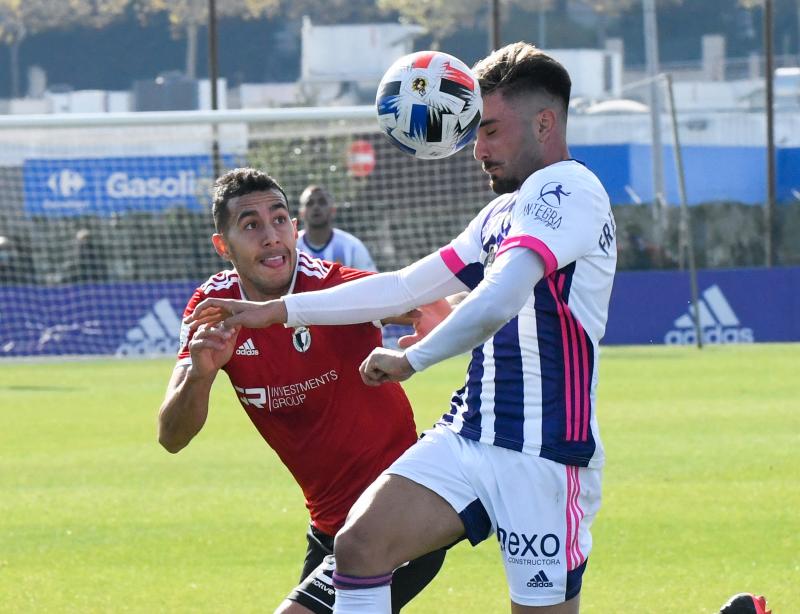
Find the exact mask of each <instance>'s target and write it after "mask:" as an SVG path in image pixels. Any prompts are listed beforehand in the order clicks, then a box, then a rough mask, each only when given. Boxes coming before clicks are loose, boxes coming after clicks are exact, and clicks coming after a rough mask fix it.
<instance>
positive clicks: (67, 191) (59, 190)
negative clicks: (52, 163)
mask: <svg viewBox="0 0 800 614" xmlns="http://www.w3.org/2000/svg"><path fill="white" fill-rule="evenodd" d="M85 185H86V180H84V178H83V175H81V174H80V173H76V172H75V171H73V170H70V169H68V168H63V169H61V170H60V171H59V172H57V173H53V174H52V175H50V177H48V178H47V187H48V188H50V191H51V192H53V194H55V195H56V196H63V197H64V198H71V197H73V196H75V195H76V194H77V193H78V192H80V191H81V189H82V188H83V186H85Z"/></svg>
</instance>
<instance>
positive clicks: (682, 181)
mask: <svg viewBox="0 0 800 614" xmlns="http://www.w3.org/2000/svg"><path fill="white" fill-rule="evenodd" d="M661 79H663V81H664V83H665V84H666V86H667V102H668V104H669V113H670V116H671V118H672V121H671V122H670V123H671V124H672V153H673V155H674V157H675V172H676V174H677V175H678V194H679V196H680V199H681V217H680V219H681V221H680V237H681V240H680V244H681V249H685V250H686V257H687V263H688V264H689V283H690V285H691V289H692V309H690V310H689V311H690V312H691V314H692V321H693V322H694V333H695V335H696V337H697V349H700V350H702V349H703V334H702V330H701V328H700V298H699V292H698V289H697V266H696V264H695V260H694V240H693V239H692V228H691V224H690V223H689V203H688V202H687V201H686V176H685V174H684V172H683V153H682V152H681V140H680V135H679V133H678V113H677V111H676V109H675V94H674V93H673V91H672V75H671V74H670V73H664V74H662V75H661Z"/></svg>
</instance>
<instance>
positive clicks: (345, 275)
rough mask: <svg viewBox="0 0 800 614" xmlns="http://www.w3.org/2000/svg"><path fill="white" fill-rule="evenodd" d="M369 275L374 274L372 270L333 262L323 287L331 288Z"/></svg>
mask: <svg viewBox="0 0 800 614" xmlns="http://www.w3.org/2000/svg"><path fill="white" fill-rule="evenodd" d="M370 275H375V273H374V272H373V271H362V270H360V269H351V268H350V267H347V266H342V265H341V264H339V263H334V264H332V265H331V270H330V272H329V273H328V276H327V277H326V278H325V284H324V287H325V288H332V287H334V286H338V285H339V284H344V283H347V282H348V281H354V280H356V279H361V278H362V277H368V276H370Z"/></svg>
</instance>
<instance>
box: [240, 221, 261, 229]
mask: <svg viewBox="0 0 800 614" xmlns="http://www.w3.org/2000/svg"><path fill="white" fill-rule="evenodd" d="M257 226H258V222H247V223H246V224H245V225H244V226H243V228H244V229H245V230H253V229H254V228H256V227H257Z"/></svg>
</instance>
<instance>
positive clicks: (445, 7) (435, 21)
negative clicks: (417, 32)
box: [378, 0, 487, 49]
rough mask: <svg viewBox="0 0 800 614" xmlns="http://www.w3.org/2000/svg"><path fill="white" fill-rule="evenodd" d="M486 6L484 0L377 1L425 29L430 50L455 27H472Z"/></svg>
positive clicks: (381, 5)
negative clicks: (428, 38)
mask: <svg viewBox="0 0 800 614" xmlns="http://www.w3.org/2000/svg"><path fill="white" fill-rule="evenodd" d="M486 6H487V3H486V0H460V1H459V2H454V1H453V0H426V1H425V2H420V0H378V7H379V8H381V9H383V10H385V11H397V12H398V13H399V14H400V16H401V19H404V20H406V21H409V22H411V23H415V24H418V25H420V26H422V27H423V28H425V29H426V30H427V31H428V33H429V34H430V35H431V37H432V40H431V49H438V48H439V46H440V45H441V43H442V39H444V38H445V37H446V36H448V35H449V34H452V33H453V32H455V31H456V30H457V29H459V28H466V27H470V26H473V25H474V24H475V18H476V17H477V16H478V15H481V14H483V12H484V11H485V8H486Z"/></svg>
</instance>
